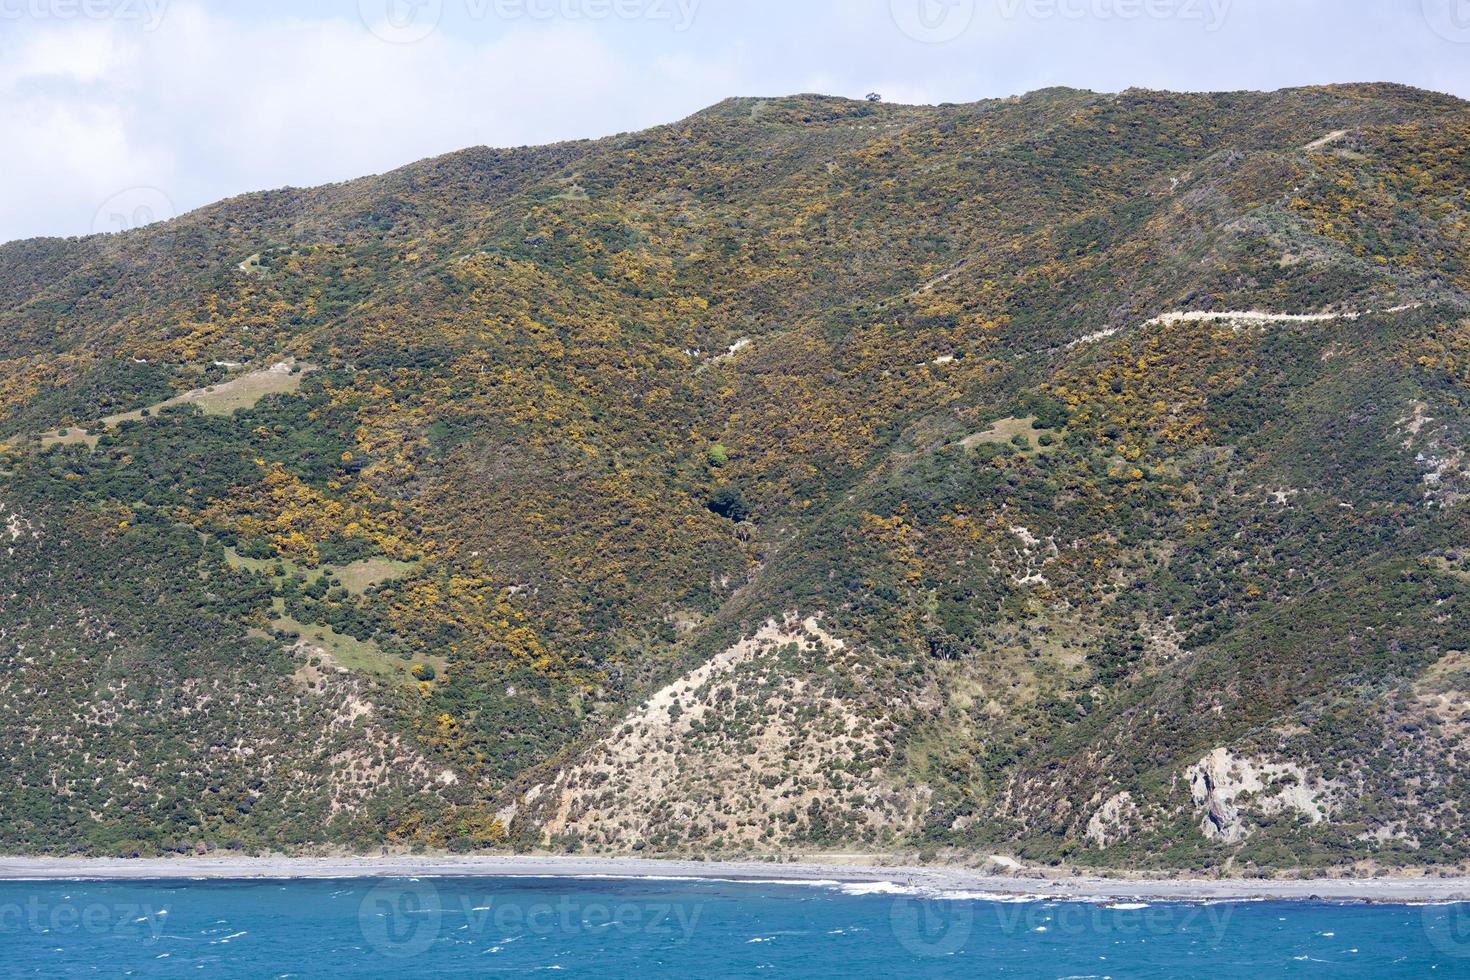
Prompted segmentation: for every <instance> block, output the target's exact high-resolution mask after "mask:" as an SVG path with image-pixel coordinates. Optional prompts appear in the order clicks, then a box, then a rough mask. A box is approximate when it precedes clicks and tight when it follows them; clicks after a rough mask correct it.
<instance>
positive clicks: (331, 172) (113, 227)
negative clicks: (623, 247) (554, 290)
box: [0, 0, 1470, 241]
mask: <svg viewBox="0 0 1470 980" xmlns="http://www.w3.org/2000/svg"><path fill="white" fill-rule="evenodd" d="M1345 81H1394V82H1403V83H1406V84H1411V85H1417V86H1421V87H1424V88H1430V89H1436V90H1438V91H1442V92H1451V93H1454V94H1456V95H1460V96H1464V97H1470V0H248V2H246V0H234V2H223V0H216V2H206V0H0V178H3V180H0V188H3V191H0V241H7V240H11V239H15V238H25V237H31V236H38V235H82V234H90V233H93V232H106V231H118V230H122V229H125V228H128V227H133V226H136V225H138V224H142V223H146V222H147V221H150V220H159V219H163V218H168V217H172V216H173V215H176V214H180V213H183V212H185V211H188V210H191V209H193V208H196V207H199V206H201V205H204V204H207V203H210V202H212V201H215V200H218V199H220V198H224V197H229V196H231V195H234V194H239V193H243V192H246V191H252V190H263V189H267V188H273V187H281V186H286V185H295V186H305V185H312V184H320V183H327V182H331V181H337V180H345V179H349V178H352V177H358V176H362V175H364V174H370V173H381V172H383V171H385V170H389V169H392V168H394V167H397V166H400V165H402V164H405V163H409V162H411V161H413V160H417V159H421V158H423V157H426V156H433V155H435V154H438V153H445V152H448V151H451V150H455V149H460V148H463V147H466V146H474V145H481V144H484V145H491V146H520V145H526V144H536V143H545V142H551V141H555V140H562V139H574V138H583V137H597V136H605V135H608V134H611V133H617V132H625V131H628V130H635V129H641V128H643V127H646V126H651V125H656V124H658V123H664V122H671V121H673V120H676V119H679V118H681V117H683V116H686V115H688V114H690V113H692V112H695V111H697V110H699V109H701V108H703V107H704V106H707V105H710V104H712V103H714V102H718V101H719V100H721V99H723V98H727V97H730V96H737V95H743V96H749V95H785V94H791V93H795V92H822V93H827V94H833V95H843V96H851V97H858V98H860V97H862V96H864V95H865V94H867V93H869V92H877V93H880V94H881V95H882V96H883V97H884V98H885V99H887V100H888V101H894V102H926V103H928V102H967V101H973V100H976V99H983V98H994V97H998V96H1006V95H1013V94H1017V93H1021V92H1026V91H1030V90H1032V89H1036V88H1041V87H1044V86H1048V85H1071V86H1075V87H1078V88H1087V89H1094V90H1097V91H1118V90H1121V89H1124V88H1128V87H1130V86H1142V87H1147V88H1163V89H1178V90H1190V91H1200V90H1217V89H1273V88H1280V87H1284V86H1291V85H1304V84H1316V83H1323V82H1345Z"/></svg>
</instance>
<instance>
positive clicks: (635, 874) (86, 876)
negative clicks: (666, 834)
mask: <svg viewBox="0 0 1470 980" xmlns="http://www.w3.org/2000/svg"><path fill="white" fill-rule="evenodd" d="M1028 875H1030V876H1028ZM404 877H414V878H454V877H466V878H479V877H506V878H563V877H565V878H579V877H582V878H587V877H595V878H691V879H705V880H711V881H729V882H740V881H760V882H787V881H789V882H791V883H793V884H799V883H802V882H809V883H810V882H822V883H830V884H832V885H834V886H841V885H847V886H853V885H873V886H876V887H875V888H874V889H873V890H874V891H879V892H882V891H889V892H892V893H895V894H902V893H917V894H920V895H935V896H948V897H961V896H963V897H974V898H979V899H984V898H986V897H989V896H993V897H995V898H998V899H1003V898H1010V899H1015V898H1018V897H1034V898H1037V899H1038V900H1053V899H1064V900H1075V901H1089V900H1092V901H1104V902H1105V901H1114V900H1122V899H1144V900H1153V901H1176V902H1191V901H1312V900H1320V901H1328V902H1376V903H1387V904H1418V903H1425V902H1470V878H1467V877H1452V878H1441V877H1413V878H1410V877H1383V878H1304V879H1297V880H1286V879H1267V878H1250V879H1211V878H1143V877H1131V878H1127V877H1125V878H1102V877H1095V876H1088V875H1067V876H1056V875H1052V876H1044V875H1042V874H1041V873H1040V872H1039V871H1035V870H1029V869H1026V870H1022V871H1020V872H1018V873H1016V874H1011V875H998V874H993V873H986V872H982V871H978V870H974V869H970V868H960V867H943V866H929V867H879V866H875V865H848V864H825V863H821V862H816V861H814V862H789V863H776V862H769V863H767V862H763V861H693V860H676V859H667V860H665V859H654V858H627V857H576V856H568V857H560V856H556V857H553V856H544V857H543V856H482V855H477V856H452V855H437V856H426V855H387V856H381V857H244V856H235V855H230V856H224V857H177V858H81V857H64V858H48V857H0V881H45V880H52V881H54V880H78V879H81V880H99V881H150V880H190V879H195V880H198V879H203V880H248V879H263V880H291V879H339V878H404Z"/></svg>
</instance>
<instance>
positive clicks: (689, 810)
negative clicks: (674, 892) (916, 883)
mask: <svg viewBox="0 0 1470 980" xmlns="http://www.w3.org/2000/svg"><path fill="white" fill-rule="evenodd" d="M850 654H851V651H849V649H848V648H847V647H846V645H845V644H844V643H843V641H841V640H839V639H837V638H836V637H833V636H831V635H830V634H828V633H827V632H825V631H824V630H823V629H822V627H821V624H820V622H819V620H818V619H816V618H815V617H813V618H807V619H804V620H801V619H798V617H796V616H795V615H788V616H787V617H786V619H785V620H784V621H782V622H776V621H774V620H773V621H771V622H768V623H766V624H765V625H764V626H762V627H761V628H760V629H759V630H757V631H756V632H755V634H754V635H752V636H750V637H748V638H746V639H744V640H742V641H741V642H739V643H737V644H735V645H734V646H732V647H730V648H729V649H727V650H725V651H724V652H722V653H720V654H719V655H717V656H716V657H714V658H713V659H712V660H710V661H709V662H708V663H706V664H704V665H703V666H701V667H699V668H698V669H697V670H694V671H691V672H690V673H688V674H686V675H684V676H683V677H681V678H679V679H678V680H677V681H675V682H673V683H672V684H670V685H668V686H667V687H665V688H663V689H662V690H660V691H658V692H657V693H656V694H654V695H653V696H652V697H650V698H649V699H648V700H647V701H646V702H645V703H644V704H643V705H642V706H641V707H639V708H638V709H636V710H635V711H633V712H632V713H631V714H629V715H628V716H627V718H626V719H625V720H624V723H623V724H622V725H621V726H620V727H619V728H617V729H616V730H615V731H613V732H612V733H611V734H609V735H608V736H607V737H606V738H604V739H603V740H602V741H601V742H599V743H597V744H596V745H594V746H593V747H592V748H591V749H590V750H589V751H587V752H586V753H585V754H584V755H583V756H582V758H581V759H580V761H577V762H574V763H573V764H572V765H570V766H568V767H567V768H565V769H564V770H562V771H561V773H560V774H558V776H557V777H556V779H555V780H554V781H553V782H551V783H549V784H543V785H539V786H536V787H534V788H532V789H531V790H530V791H529V792H527V793H526V794H524V796H523V797H522V799H521V800H520V801H519V802H518V803H517V805H516V806H515V807H514V808H512V810H511V811H508V812H507V813H506V814H504V815H503V816H511V815H512V814H513V812H514V811H527V816H528V818H530V815H531V814H537V815H539V816H540V819H541V820H542V821H543V824H542V829H543V832H544V836H545V839H546V840H547V841H550V840H552V839H553V838H554V837H556V836H558V835H570V836H575V837H577V838H579V839H580V840H582V841H583V842H584V843H585V844H587V845H589V846H591V847H594V848H606V849H617V850H626V849H631V848H635V847H640V846H643V845H645V844H648V843H652V844H654V845H656V846H664V847H674V846H679V845H684V844H698V845H704V846H716V847H719V846H726V847H729V846H757V845H767V846H770V845H775V844H780V843H783V842H788V841H796V840H811V839H813V838H821V837H823V836H830V837H831V838H833V839H836V838H838V837H843V838H846V839H857V838H862V837H875V836H876V835H877V834H878V833H880V832H882V831H883V830H885V829H886V830H891V831H892V832H894V833H901V832H903V831H904V830H907V829H909V828H910V827H911V826H912V825H913V823H914V820H915V818H916V815H917V813H918V811H919V810H920V809H921V807H922V806H923V804H924V802H925V792H926V791H924V790H922V789H920V788H915V787H905V786H903V785H902V784H901V783H900V782H899V781H898V780H896V779H894V778H893V777H892V775H891V774H890V773H889V772H887V771H885V769H884V766H885V764H887V762H888V760H889V759H890V758H891V755H892V744H891V738H892V734H893V732H894V727H893V725H892V724H891V723H890V722H889V721H888V720H886V719H885V718H883V717H881V713H879V715H878V716H875V713H874V711H873V710H872V705H871V704H870V703H867V702H864V703H862V704H861V705H859V704H858V703H857V702H856V700H854V695H853V694H844V693H843V692H842V690H840V689H839V685H838V684H837V683H836V682H834V681H833V679H832V678H833V676H834V675H836V674H837V673H838V672H839V671H840V670H842V669H844V668H845V669H847V670H853V671H860V668H858V667H856V666H855V665H854V664H853V663H852V662H851V661H850V660H849V658H850ZM818 664H822V665H826V666H830V667H832V668H833V670H832V671H831V672H827V671H822V670H812V669H810V668H812V667H815V666H817V665H818ZM793 667H796V669H793ZM802 668H808V669H802ZM854 680H855V681H856V678H854ZM854 686H856V687H857V689H858V690H859V691H861V690H863V689H864V686H863V685H861V683H860V682H858V683H857V684H855V685H854ZM670 828H673V830H672V832H671V831H670ZM671 835H672V836H671Z"/></svg>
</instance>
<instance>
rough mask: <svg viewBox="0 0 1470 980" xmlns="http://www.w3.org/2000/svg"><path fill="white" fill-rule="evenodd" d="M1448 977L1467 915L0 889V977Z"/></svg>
mask: <svg viewBox="0 0 1470 980" xmlns="http://www.w3.org/2000/svg"><path fill="white" fill-rule="evenodd" d="M551 971H558V972H560V973H562V974H565V975H573V976H588V977H600V978H610V980H618V978H632V977H680V978H683V977H758V976H780V977H874V976H877V977H885V978H899V977H989V976H1002V977H1049V978H1050V977H1067V978H1081V977H1098V978H1101V977H1118V978H1122V977H1129V978H1133V977H1199V976H1209V977H1211V978H1214V980H1228V978H1234V977H1241V978H1245V977H1249V978H1256V977H1263V976H1288V977H1295V976H1301V977H1326V976H1331V977H1374V978H1384V977H1423V976H1443V977H1470V906H1467V905H1439V906H1423V907H1416V906H1383V905H1376V906H1375V905H1335V904H1320V903H1298V902H1282V903H1277V902H1252V903H1219V904H1189V903H1144V902H1121V903H1114V904H1113V905H1111V906H1110V905H1106V904H1100V903H1089V902H1081V901H1079V902H1053V901H987V900H984V899H983V898H981V897H977V896H954V895H951V896H945V897H935V896H929V897H925V896H923V895H921V894H917V893H910V892H905V891H902V890H897V889H892V888H886V889H885V888H884V887H883V886H878V887H876V888H875V887H874V886H838V885H836V884H835V883H830V884H827V885H822V884H805V885H804V884H779V883H764V882H756V883H731V882H718V881H700V880H669V879H658V880H653V879H606V878H605V879H587V878H438V879H434V878H424V879H412V878H396V879H377V880H332V881H185V882H181V881H144V882H93V881H44V882H42V881H35V882H17V881H7V882H0V974H3V975H4V976H46V977H56V976H147V977H173V976H178V977H184V976H191V977H197V976H200V975H206V976H213V977H292V976H299V977H313V976H328V975H329V976H332V977H338V978H346V977H385V976H407V977H444V976H481V975H508V976H520V975H530V974H540V973H542V972H551Z"/></svg>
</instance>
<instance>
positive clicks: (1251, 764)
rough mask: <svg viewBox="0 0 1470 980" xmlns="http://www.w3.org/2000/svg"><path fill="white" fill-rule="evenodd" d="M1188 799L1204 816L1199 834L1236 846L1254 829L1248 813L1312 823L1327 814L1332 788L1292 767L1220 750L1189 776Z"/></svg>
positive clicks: (1207, 758) (1295, 765)
mask: <svg viewBox="0 0 1470 980" xmlns="http://www.w3.org/2000/svg"><path fill="white" fill-rule="evenodd" d="M1185 775H1186V777H1187V778H1188V779H1189V788H1190V794H1191V796H1192V797H1193V798H1194V804H1195V806H1196V807H1198V808H1199V809H1200V810H1201V811H1202V814H1201V819H1200V831H1201V832H1202V833H1203V834H1204V835H1205V836H1206V837H1208V838H1210V839H1211V840H1218V841H1221V842H1222V843H1226V844H1238V843H1240V842H1241V841H1243V840H1245V839H1246V838H1247V837H1249V836H1250V835H1251V832H1252V830H1253V829H1254V827H1253V826H1252V824H1251V822H1250V820H1249V815H1248V814H1249V811H1251V810H1254V811H1256V812H1258V813H1261V814H1275V813H1281V812H1283V811H1285V810H1293V811H1296V812H1297V813H1299V814H1301V815H1302V816H1303V817H1305V818H1306V819H1307V820H1308V821H1309V822H1310V823H1314V824H1316V823H1321V822H1322V821H1323V820H1324V819H1326V817H1327V814H1328V805H1327V803H1326V802H1325V800H1324V794H1325V792H1326V791H1327V790H1328V789H1330V784H1327V783H1325V782H1323V781H1321V780H1313V779H1312V778H1311V777H1310V776H1309V775H1308V774H1307V772H1306V771H1305V770H1304V769H1303V768H1302V767H1301V766H1299V765H1297V764H1296V763H1294V762H1269V761H1267V760H1265V759H1262V758H1245V757H1241V756H1237V755H1235V754H1234V753H1233V752H1231V751H1230V750H1229V749H1226V748H1218V749H1215V750H1214V751H1213V752H1211V753H1210V754H1209V755H1207V756H1205V757H1204V758H1203V759H1201V760H1200V761H1199V762H1197V763H1195V764H1194V765H1193V766H1191V767H1190V768H1189V769H1188V770H1187V771H1186V773H1185Z"/></svg>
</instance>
